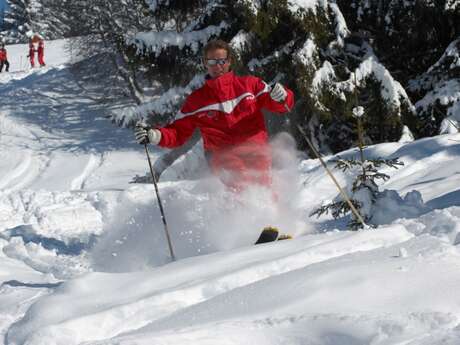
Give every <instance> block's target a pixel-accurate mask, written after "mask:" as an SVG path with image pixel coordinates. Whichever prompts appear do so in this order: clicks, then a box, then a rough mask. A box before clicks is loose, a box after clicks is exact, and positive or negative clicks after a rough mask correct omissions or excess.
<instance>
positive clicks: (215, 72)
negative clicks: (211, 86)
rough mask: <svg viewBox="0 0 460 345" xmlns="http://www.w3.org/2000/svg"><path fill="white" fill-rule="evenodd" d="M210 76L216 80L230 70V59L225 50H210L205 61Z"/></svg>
mask: <svg viewBox="0 0 460 345" xmlns="http://www.w3.org/2000/svg"><path fill="white" fill-rule="evenodd" d="M204 63H205V65H206V68H207V70H208V74H209V76H210V77H211V78H212V79H214V78H217V77H220V76H221V75H223V74H225V73H227V72H228V71H229V70H230V63H231V61H230V58H229V56H228V52H227V51H226V50H225V49H215V50H210V51H209V52H208V53H207V54H206V59H205V60H204Z"/></svg>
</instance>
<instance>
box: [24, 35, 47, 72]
mask: <svg viewBox="0 0 460 345" xmlns="http://www.w3.org/2000/svg"><path fill="white" fill-rule="evenodd" d="M36 44H37V45H38V48H37V49H35V45H36ZM35 52H37V55H38V63H39V64H40V67H43V66H45V61H44V55H45V41H44V39H43V37H42V36H40V35H38V34H34V35H32V37H31V38H30V41H29V55H28V57H29V60H30V66H31V67H32V68H34V67H35Z"/></svg>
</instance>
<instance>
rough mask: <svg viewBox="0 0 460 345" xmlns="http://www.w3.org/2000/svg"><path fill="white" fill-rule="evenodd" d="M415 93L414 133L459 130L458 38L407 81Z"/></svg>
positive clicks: (459, 78) (430, 134)
mask: <svg viewBox="0 0 460 345" xmlns="http://www.w3.org/2000/svg"><path fill="white" fill-rule="evenodd" d="M409 90H410V91H411V92H412V93H413V94H416V95H418V97H417V98H419V99H420V100H419V101H418V102H417V103H415V107H416V108H417V115H418V117H419V121H417V122H416V124H417V125H418V128H417V133H419V134H420V135H422V136H433V135H436V134H443V133H457V132H459V131H460V37H459V38H457V39H456V40H454V41H453V42H452V43H451V44H449V46H448V47H447V49H446V50H445V52H444V54H443V55H442V56H441V58H440V59H439V60H438V61H437V62H436V63H435V64H433V65H432V66H431V67H430V68H429V69H428V70H427V71H426V72H425V73H423V74H420V75H419V76H417V77H416V78H414V79H412V80H411V81H410V82H409Z"/></svg>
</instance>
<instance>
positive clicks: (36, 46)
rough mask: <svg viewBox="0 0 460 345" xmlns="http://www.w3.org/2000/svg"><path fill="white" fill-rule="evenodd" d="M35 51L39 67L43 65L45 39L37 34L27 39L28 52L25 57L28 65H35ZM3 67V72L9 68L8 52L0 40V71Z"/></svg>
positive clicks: (32, 66)
mask: <svg viewBox="0 0 460 345" xmlns="http://www.w3.org/2000/svg"><path fill="white" fill-rule="evenodd" d="M35 53H36V54H37V60H38V64H39V65H40V67H43V66H45V60H44V58H45V40H44V39H43V37H42V36H41V35H39V34H33V35H32V36H31V37H30V39H29V53H28V54H27V57H28V58H29V61H30V67H31V68H34V67H35ZM3 67H5V72H8V71H9V69H10V62H9V61H8V52H7V50H6V48H5V43H3V42H0V73H1V72H2V71H3Z"/></svg>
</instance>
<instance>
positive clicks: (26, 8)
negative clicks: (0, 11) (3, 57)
mask: <svg viewBox="0 0 460 345" xmlns="http://www.w3.org/2000/svg"><path fill="white" fill-rule="evenodd" d="M32 15H33V13H31V11H30V1H29V0H8V9H7V10H6V11H5V17H4V23H3V30H4V31H2V32H1V36H3V37H4V39H5V41H6V42H7V43H17V42H25V40H26V39H27V38H26V33H27V32H28V31H30V30H31V27H32V22H33V18H32Z"/></svg>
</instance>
